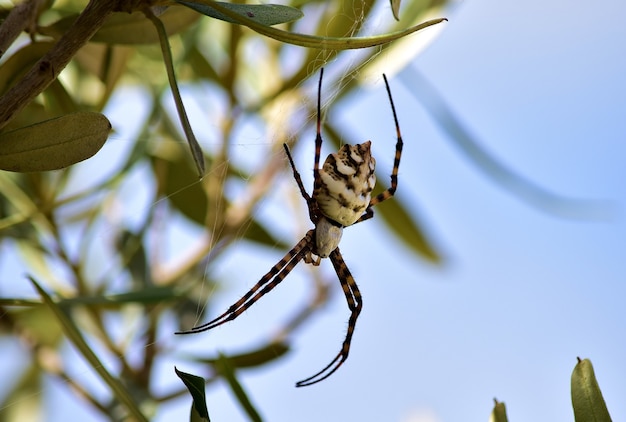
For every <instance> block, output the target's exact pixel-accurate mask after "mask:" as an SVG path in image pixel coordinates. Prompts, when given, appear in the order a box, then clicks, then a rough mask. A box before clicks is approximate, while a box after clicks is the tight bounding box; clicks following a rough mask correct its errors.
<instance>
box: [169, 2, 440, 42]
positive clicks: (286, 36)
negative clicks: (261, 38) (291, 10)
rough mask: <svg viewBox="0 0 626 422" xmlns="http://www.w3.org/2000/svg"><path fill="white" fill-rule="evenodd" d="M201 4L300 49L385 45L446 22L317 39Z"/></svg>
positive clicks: (215, 6) (215, 3)
mask: <svg viewBox="0 0 626 422" xmlns="http://www.w3.org/2000/svg"><path fill="white" fill-rule="evenodd" d="M176 1H177V2H178V3H180V4H183V5H186V2H183V1H181V0H176ZM202 4H205V5H207V6H209V7H211V8H212V9H214V10H215V11H217V12H220V13H222V14H223V15H225V16H228V17H229V18H231V19H233V20H234V21H236V22H237V23H239V24H241V25H245V26H247V27H248V28H250V29H252V30H254V31H256V32H258V33H259V34H261V35H265V36H266V37H270V38H273V39H275V40H278V41H281V42H284V43H288V44H293V45H299V46H300V47H308V48H317V49H321V50H351V49H357V48H367V47H374V46H377V45H382V44H387V43H390V42H391V41H394V40H397V39H399V38H402V37H404V36H406V35H409V34H412V33H414V32H417V31H419V30H421V29H425V28H427V27H429V26H432V25H436V24H438V23H441V22H443V21H445V20H447V19H445V18H439V19H433V20H429V21H427V22H424V23H421V24H419V25H415V26H412V27H410V28H407V29H403V30H401V31H396V32H391V33H389V34H384V35H374V36H371V37H318V36H314V35H305V34H297V33H294V32H289V31H282V30H280V29H276V28H272V27H269V26H266V25H262V24H260V23H258V22H256V21H255V20H254V19H251V18H249V17H247V16H243V15H240V14H238V13H236V12H233V11H232V10H230V9H227V8H226V7H224V6H223V5H222V4H220V3H217V2H215V1H212V0H202Z"/></svg>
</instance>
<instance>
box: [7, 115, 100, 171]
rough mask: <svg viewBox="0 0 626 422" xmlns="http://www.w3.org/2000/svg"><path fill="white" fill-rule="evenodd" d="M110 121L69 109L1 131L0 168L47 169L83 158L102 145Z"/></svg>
mask: <svg viewBox="0 0 626 422" xmlns="http://www.w3.org/2000/svg"><path fill="white" fill-rule="evenodd" d="M110 132H111V123H110V122H109V120H108V119H107V118H106V117H105V116H104V115H103V114H100V113H93V112H80V113H72V114H68V115H65V116H62V117H58V118H56V119H51V120H46V121H44V122H40V123H36V124H34V125H31V126H26V127H23V128H20V129H16V130H13V131H10V132H5V133H0V169H2V170H9V171H18V172H31V171H49V170H58V169H62V168H64V167H68V166H70V165H72V164H75V163H78V162H80V161H83V160H86V159H87V158H89V157H91V156H93V155H94V154H95V153H96V152H98V151H99V150H100V148H102V145H104V142H105V141H106V139H107V137H108V136H109V133H110Z"/></svg>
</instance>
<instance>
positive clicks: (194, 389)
mask: <svg viewBox="0 0 626 422" xmlns="http://www.w3.org/2000/svg"><path fill="white" fill-rule="evenodd" d="M174 371H176V375H178V378H180V379H181V380H182V381H183V383H184V384H185V386H186V387H187V389H188V390H189V393H190V394H191V398H192V400H193V403H192V406H191V418H190V420H191V421H207V422H210V420H211V419H210V418H209V411H208V409H207V406H206V396H205V393H204V385H205V381H204V378H202V377H199V376H197V375H193V374H188V373H186V372H183V371H179V370H178V369H177V368H176V367H174Z"/></svg>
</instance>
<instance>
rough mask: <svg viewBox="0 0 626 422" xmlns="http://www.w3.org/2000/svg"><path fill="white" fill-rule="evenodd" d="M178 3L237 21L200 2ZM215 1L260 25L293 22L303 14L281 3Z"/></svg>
mask: <svg viewBox="0 0 626 422" xmlns="http://www.w3.org/2000/svg"><path fill="white" fill-rule="evenodd" d="M178 3H180V4H183V5H185V6H187V7H189V8H191V9H193V10H196V11H197V12H200V13H202V14H203V15H206V16H209V17H211V18H215V19H220V20H223V21H226V22H230V23H235V24H238V23H239V22H238V21H237V20H235V19H232V18H230V17H228V16H227V15H224V14H223V13H220V12H218V11H216V10H215V9H214V8H212V7H211V6H208V5H206V4H203V3H202V2H190V1H178ZM217 3H219V4H220V5H221V6H223V7H225V8H226V9H228V10H231V11H233V12H235V13H238V14H240V15H241V16H246V17H248V18H250V19H253V20H255V21H256V22H258V23H260V24H261V25H267V26H272V25H278V24H280V23H286V22H293V21H295V20H298V19H300V18H301V17H302V16H304V14H303V13H302V12H301V11H300V10H299V9H296V8H295V7H289V6H284V5H281V4H237V3H224V2H217Z"/></svg>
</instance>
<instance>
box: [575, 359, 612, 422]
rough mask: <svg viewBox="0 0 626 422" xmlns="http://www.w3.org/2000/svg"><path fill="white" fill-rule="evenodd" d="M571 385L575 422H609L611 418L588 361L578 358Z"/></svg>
mask: <svg viewBox="0 0 626 422" xmlns="http://www.w3.org/2000/svg"><path fill="white" fill-rule="evenodd" d="M571 383H572V405H573V407H574V419H575V420H576V422H611V416H610V415H609V411H608V410H607V408H606V403H605V402H604V398H603V397H602V392H601V391H600V386H599V385H598V381H597V380H596V375H595V373H594V372H593V366H592V365H591V361H590V360H589V359H584V360H581V359H580V358H578V363H577V364H576V367H575V368H574V372H572V382H571Z"/></svg>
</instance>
